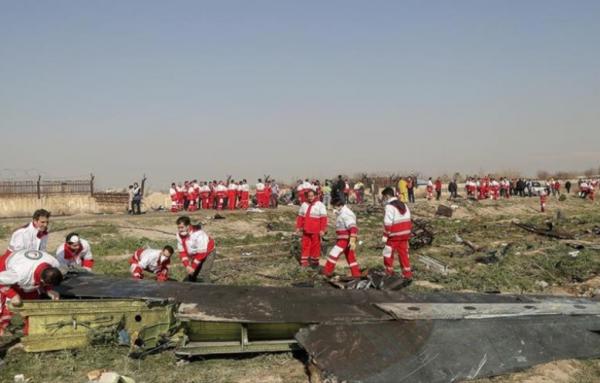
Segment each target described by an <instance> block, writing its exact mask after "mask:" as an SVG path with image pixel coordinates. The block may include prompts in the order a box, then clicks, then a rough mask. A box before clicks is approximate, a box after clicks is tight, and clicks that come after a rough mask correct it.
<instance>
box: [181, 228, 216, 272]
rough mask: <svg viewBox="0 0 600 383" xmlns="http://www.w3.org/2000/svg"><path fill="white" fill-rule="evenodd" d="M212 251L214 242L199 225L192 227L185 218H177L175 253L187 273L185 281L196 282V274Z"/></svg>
mask: <svg viewBox="0 0 600 383" xmlns="http://www.w3.org/2000/svg"><path fill="white" fill-rule="evenodd" d="M214 249H215V241H214V240H213V239H212V238H211V237H210V236H209V235H208V234H206V232H205V231H204V230H202V227H201V226H200V225H199V224H197V225H192V223H191V221H190V217H187V216H181V217H179V218H177V251H178V252H179V258H180V259H181V263H182V264H183V267H185V271H186V272H187V278H186V280H187V281H190V282H196V281H197V280H198V273H199V272H200V271H201V270H202V266H203V265H204V262H205V261H206V259H207V258H208V257H209V256H210V254H211V253H212V252H213V251H214Z"/></svg>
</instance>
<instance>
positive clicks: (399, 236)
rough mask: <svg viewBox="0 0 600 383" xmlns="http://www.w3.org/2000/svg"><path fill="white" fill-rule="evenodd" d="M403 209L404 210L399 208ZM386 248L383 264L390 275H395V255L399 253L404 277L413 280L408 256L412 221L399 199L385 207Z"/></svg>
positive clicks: (391, 199) (392, 199)
mask: <svg viewBox="0 0 600 383" xmlns="http://www.w3.org/2000/svg"><path fill="white" fill-rule="evenodd" d="M396 204H398V205H399V206H401V207H403V210H402V211H401V209H399V208H398V207H397V206H395V205H396ZM383 226H384V233H383V237H384V239H385V246H384V248H383V264H384V265H385V272H386V273H387V274H388V275H393V274H394V253H398V257H399V259H400V265H401V266H402V276H404V277H405V278H412V271H411V268H410V259H409V255H408V241H409V239H410V236H411V230H412V220H411V217H410V210H409V209H408V206H407V205H406V204H404V203H402V202H400V201H398V199H397V198H395V197H394V198H390V199H389V200H388V201H387V204H386V205H385V215H384V218H383Z"/></svg>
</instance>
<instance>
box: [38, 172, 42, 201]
mask: <svg viewBox="0 0 600 383" xmlns="http://www.w3.org/2000/svg"><path fill="white" fill-rule="evenodd" d="M41 181H42V176H40V175H38V179H37V197H38V199H41V198H42V190H41V188H40V183H41Z"/></svg>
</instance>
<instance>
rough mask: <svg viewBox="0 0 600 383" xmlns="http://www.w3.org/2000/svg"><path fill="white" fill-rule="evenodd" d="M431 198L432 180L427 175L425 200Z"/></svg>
mask: <svg viewBox="0 0 600 383" xmlns="http://www.w3.org/2000/svg"><path fill="white" fill-rule="evenodd" d="M432 198H433V181H432V180H431V177H429V180H428V181H427V200H428V201H431V199H432Z"/></svg>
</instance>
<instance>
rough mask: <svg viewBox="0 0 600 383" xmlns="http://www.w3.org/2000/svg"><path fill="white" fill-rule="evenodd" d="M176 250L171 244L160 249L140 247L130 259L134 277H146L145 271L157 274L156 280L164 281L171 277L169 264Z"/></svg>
mask: <svg viewBox="0 0 600 383" xmlns="http://www.w3.org/2000/svg"><path fill="white" fill-rule="evenodd" d="M174 252H175V251H174V250H173V248H172V247H171V246H169V245H167V246H165V247H163V249H162V250H158V249H144V248H140V249H137V250H136V251H135V253H133V257H131V259H130V260H129V263H130V264H131V267H130V270H131V275H132V276H133V278H134V279H144V271H148V272H150V273H153V274H154V275H156V280H157V281H159V282H164V281H166V280H168V279H169V264H170V263H171V255H173V253H174Z"/></svg>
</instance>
